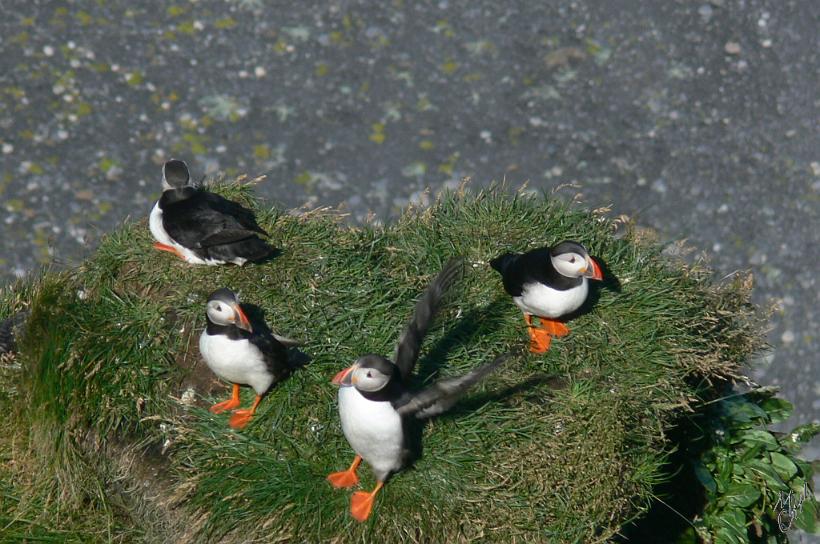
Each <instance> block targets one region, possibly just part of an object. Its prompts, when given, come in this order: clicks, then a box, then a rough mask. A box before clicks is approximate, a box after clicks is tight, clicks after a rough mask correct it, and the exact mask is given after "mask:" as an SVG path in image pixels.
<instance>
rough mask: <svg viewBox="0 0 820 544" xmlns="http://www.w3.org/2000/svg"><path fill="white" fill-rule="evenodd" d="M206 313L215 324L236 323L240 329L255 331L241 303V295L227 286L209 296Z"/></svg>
mask: <svg viewBox="0 0 820 544" xmlns="http://www.w3.org/2000/svg"><path fill="white" fill-rule="evenodd" d="M205 315H206V316H207V317H208V321H210V322H211V323H213V324H214V325H223V326H225V325H236V326H237V327H239V328H240V329H244V330H246V331H248V332H253V329H252V328H251V322H250V321H248V316H246V315H245V312H243V311H242V307H241V306H240V305H239V297H238V296H237V295H236V293H234V292H233V291H231V290H230V289H227V288H225V287H223V288H222V289H217V290H216V291H214V292H213V293H211V295H210V296H209V297H208V303H207V304H206V305H205Z"/></svg>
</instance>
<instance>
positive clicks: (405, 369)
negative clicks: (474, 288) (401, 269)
mask: <svg viewBox="0 0 820 544" xmlns="http://www.w3.org/2000/svg"><path fill="white" fill-rule="evenodd" d="M463 268H464V258H463V257H454V258H452V259H450V260H449V261H447V264H445V265H444V268H442V269H441V272H439V273H438V275H437V276H436V277H435V279H433V281H432V282H431V283H430V285H429V286H428V287H427V289H426V290H425V291H424V294H423V295H422V296H421V298H420V299H419V301H418V302H417V303H416V309H415V311H414V312H413V317H412V318H411V319H410V322H409V323H408V324H407V328H405V330H404V333H403V334H402V336H401V338H400V339H399V345H398V346H397V347H396V354H395V357H394V358H393V361H394V362H395V363H396V366H398V367H399V370H400V371H401V375H402V378H407V377H408V376H410V374H411V373H412V372H413V366H414V365H415V364H416V359H417V358H418V356H419V351H420V350H421V343H422V341H423V340H424V335H425V334H427V330H428V329H429V328H430V324H431V323H432V322H433V317H434V316H435V314H436V312H437V311H438V309H439V307H440V306H441V301H442V299H443V298H444V295H445V294H446V293H447V290H448V289H449V288H450V287H451V286H452V284H453V283H455V281H456V280H458V278H459V277H460V276H461V273H462V271H463Z"/></svg>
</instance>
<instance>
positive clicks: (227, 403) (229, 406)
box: [209, 399, 239, 414]
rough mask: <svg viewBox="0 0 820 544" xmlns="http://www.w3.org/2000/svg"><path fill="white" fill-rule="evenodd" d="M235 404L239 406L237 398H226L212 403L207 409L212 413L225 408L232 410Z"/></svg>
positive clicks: (219, 412)
mask: <svg viewBox="0 0 820 544" xmlns="http://www.w3.org/2000/svg"><path fill="white" fill-rule="evenodd" d="M237 406H239V399H228V400H225V401H222V402H218V403H216V404H214V405H213V406H211V407H210V408H209V410H210V411H211V413H212V414H221V413H222V412H224V411H225V410H233V409H234V408H236V407H237Z"/></svg>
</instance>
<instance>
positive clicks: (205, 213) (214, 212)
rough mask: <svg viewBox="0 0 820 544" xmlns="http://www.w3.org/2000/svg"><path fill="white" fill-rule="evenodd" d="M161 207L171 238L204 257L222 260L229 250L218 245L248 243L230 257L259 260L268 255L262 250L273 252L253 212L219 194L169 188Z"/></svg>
mask: <svg viewBox="0 0 820 544" xmlns="http://www.w3.org/2000/svg"><path fill="white" fill-rule="evenodd" d="M159 207H160V209H161V210H162V226H163V227H164V228H165V231H166V232H167V233H168V235H169V236H170V237H171V238H172V239H173V240H174V241H175V242H177V243H178V244H180V245H182V246H184V247H186V248H188V249H191V250H193V251H194V252H195V253H197V254H198V255H200V256H203V257H206V258H207V257H214V258H222V254H224V253H225V248H218V246H228V245H231V244H239V243H240V242H245V244H244V245H237V246H236V247H235V248H234V249H235V251H234V252H233V255H231V252H228V256H229V257H231V256H239V257H245V258H248V259H250V260H257V259H259V258H264V257H265V256H267V255H261V256H260V255H259V254H260V253H265V251H263V249H262V248H268V251H267V253H270V252H272V251H273V248H272V247H270V246H268V245H267V244H265V243H264V242H263V241H262V240H261V239H259V237H258V235H260V234H261V235H263V236H267V233H266V232H265V231H264V230H263V229H262V227H260V226H259V224H258V223H257V222H256V218H255V217H254V215H253V212H252V211H251V210H249V209H247V208H245V207H244V206H242V205H241V204H238V203H236V202H233V201H230V200H228V199H226V198H223V197H221V196H219V195H217V194H214V193H211V192H209V191H206V190H204V189H197V188H194V187H183V188H181V189H169V190H167V191H165V192H163V193H162V196H161V197H160V199H159ZM251 241H253V242H251ZM260 244H261V247H260ZM239 247H243V249H244V252H240V251H239ZM248 251H250V254H248V253H247V252H248Z"/></svg>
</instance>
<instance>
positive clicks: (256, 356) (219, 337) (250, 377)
mask: <svg viewBox="0 0 820 544" xmlns="http://www.w3.org/2000/svg"><path fill="white" fill-rule="evenodd" d="M199 352H200V353H201V354H202V358H203V359H205V363H206V364H207V365H208V368H210V369H211V370H212V371H213V372H214V374H216V375H217V376H219V377H220V378H222V379H223V380H225V381H227V382H231V383H239V384H247V385H250V386H251V387H253V389H254V391H256V394H257V395H262V394H264V393H265V391H267V390H268V388H269V387H270V386H271V383H273V374H272V373H271V372H270V371H269V370H268V367H267V365H265V360H264V359H263V358H262V353H261V352H260V351H259V349H258V348H257V347H256V346H254V345H253V344H251V343H250V342H249V341H248V340H245V339H241V340H231V339H230V338H228V337H227V336H225V335H224V334H215V335H213V336H211V335H209V334H207V333H206V332H203V333H202V335H201V336H200V337H199Z"/></svg>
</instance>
